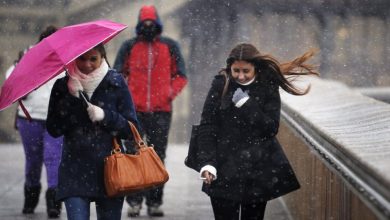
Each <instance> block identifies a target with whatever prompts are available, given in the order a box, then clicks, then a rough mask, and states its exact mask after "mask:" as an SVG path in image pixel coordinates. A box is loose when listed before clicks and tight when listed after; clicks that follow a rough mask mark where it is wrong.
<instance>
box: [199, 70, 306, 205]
mask: <svg viewBox="0 0 390 220" xmlns="http://www.w3.org/2000/svg"><path fill="white" fill-rule="evenodd" d="M224 83H225V79H224V77H223V76H216V77H215V79H214V81H213V83H212V86H211V89H210V91H209V93H208V96H207V98H206V101H205V104H204V108H203V112H202V119H201V124H200V128H199V139H198V141H199V142H198V144H199V148H200V151H199V159H200V163H201V167H202V166H204V165H207V164H210V165H213V166H214V167H215V168H216V169H217V179H216V180H215V181H213V182H212V183H211V185H205V184H204V186H203V190H204V191H205V192H206V193H208V195H210V196H212V197H219V198H224V199H229V200H235V201H241V202H248V203H249V202H259V201H263V202H264V201H268V200H271V199H273V198H276V197H279V196H282V195H284V194H286V193H289V192H291V191H293V190H296V189H298V188H299V187H300V186H299V182H298V180H297V179H296V177H295V174H294V171H293V170H292V168H291V166H290V163H289V161H288V160H287V157H286V156H285V154H284V152H283V150H282V148H281V146H280V144H279V143H278V141H277V140H276V137H275V136H276V134H277V132H278V128H279V119H280V107H281V102H280V96H279V86H278V85H276V84H275V83H273V82H271V81H267V80H265V79H259V78H256V80H255V81H254V82H253V83H251V84H250V85H248V86H241V85H239V84H237V83H236V82H234V80H231V81H230V83H229V87H228V89H227V93H226V95H225V96H224V98H222V99H221V94H222V90H223V86H224ZM239 87H241V88H242V89H243V90H244V91H246V90H247V91H249V96H250V98H249V100H248V101H247V102H246V103H245V104H244V105H243V106H241V107H240V108H237V107H235V106H234V103H233V102H232V97H233V93H234V92H235V91H236V89H237V88H239Z"/></svg>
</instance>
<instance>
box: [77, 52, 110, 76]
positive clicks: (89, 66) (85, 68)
mask: <svg viewBox="0 0 390 220" xmlns="http://www.w3.org/2000/svg"><path fill="white" fill-rule="evenodd" d="M102 59H103V57H102V55H101V54H100V53H99V51H97V50H95V49H92V50H89V51H88V52H86V53H84V54H83V55H81V56H79V57H78V58H77V59H76V65H77V67H78V68H79V70H80V71H81V72H82V73H84V74H86V75H88V74H90V73H91V72H92V71H94V70H95V69H97V68H99V67H100V64H102Z"/></svg>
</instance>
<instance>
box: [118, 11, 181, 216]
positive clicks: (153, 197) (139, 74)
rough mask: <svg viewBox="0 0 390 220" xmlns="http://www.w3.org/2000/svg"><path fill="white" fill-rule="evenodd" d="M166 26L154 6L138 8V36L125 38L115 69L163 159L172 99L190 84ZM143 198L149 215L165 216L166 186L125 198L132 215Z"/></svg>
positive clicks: (138, 212) (136, 211) (144, 128)
mask: <svg viewBox="0 0 390 220" xmlns="http://www.w3.org/2000/svg"><path fill="white" fill-rule="evenodd" d="M162 31H163V25H162V23H161V21H160V18H159V16H158V14H157V10H156V8H155V7H154V6H143V7H142V8H141V9H140V11H139V17H138V24H137V26H136V37H134V38H132V39H129V40H126V41H125V42H124V43H123V44H122V46H121V48H120V50H119V52H118V55H117V57H116V60H115V64H114V68H115V69H117V70H118V71H119V72H122V74H123V76H124V77H125V79H126V81H127V83H128V87H129V90H130V92H131V94H133V99H134V104H135V108H136V111H137V117H138V119H139V121H140V125H141V127H142V130H143V132H142V133H143V134H144V135H145V136H146V138H147V140H148V143H150V144H153V145H154V149H155V150H156V152H157V154H158V155H159V156H160V158H161V160H163V161H164V159H165V156H166V155H165V153H166V149H167V142H168V133H169V128H170V124H171V117H172V101H173V100H174V99H175V97H176V96H177V95H178V94H179V93H180V91H181V90H182V89H183V88H184V86H185V85H186V84H187V78H186V75H185V65H184V60H183V57H182V54H181V52H180V48H179V46H178V44H177V43H176V42H175V41H174V40H172V39H170V38H167V37H163V36H161V33H162ZM143 197H145V198H146V205H147V206H148V209H147V213H148V215H149V216H164V212H163V211H162V209H161V208H160V206H161V205H162V203H163V186H161V187H157V188H154V189H151V190H149V191H146V192H142V193H137V194H134V195H131V196H128V197H127V198H126V201H127V202H128V204H129V206H130V208H129V210H128V216H129V217H135V216H139V214H140V210H141V207H142V200H143Z"/></svg>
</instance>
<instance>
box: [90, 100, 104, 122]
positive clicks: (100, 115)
mask: <svg viewBox="0 0 390 220" xmlns="http://www.w3.org/2000/svg"><path fill="white" fill-rule="evenodd" d="M87 111H88V116H89V119H91V121H92V122H99V121H101V120H103V119H104V111H103V109H102V108H100V107H99V106H96V105H93V104H91V103H89V104H88V108H87Z"/></svg>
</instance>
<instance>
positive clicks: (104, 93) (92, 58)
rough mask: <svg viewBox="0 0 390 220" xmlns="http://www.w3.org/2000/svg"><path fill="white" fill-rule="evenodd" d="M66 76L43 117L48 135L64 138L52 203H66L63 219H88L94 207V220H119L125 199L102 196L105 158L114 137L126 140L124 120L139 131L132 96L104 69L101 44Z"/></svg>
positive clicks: (117, 77) (112, 72)
mask: <svg viewBox="0 0 390 220" xmlns="http://www.w3.org/2000/svg"><path fill="white" fill-rule="evenodd" d="M68 71H69V75H68V76H66V77H64V78H61V79H59V80H57V81H56V83H55V84H54V87H53V89H52V92H51V97H50V103H49V112H48V117H47V130H48V131H49V133H50V134H51V135H53V136H54V137H58V136H61V135H64V145H63V152H62V158H61V164H60V168H59V181H58V192H57V199H58V200H63V201H64V202H65V207H66V212H67V216H68V219H71V220H72V219H73V220H76V219H77V220H81V219H85V220H86V219H89V215H90V213H89V209H90V208H89V206H90V203H91V202H95V203H96V212H97V218H98V219H110V220H120V219H121V211H122V206H123V201H124V197H115V198H108V197H107V195H106V192H105V186H104V158H105V157H107V156H109V155H110V154H111V150H112V140H113V138H114V137H119V138H123V139H125V138H131V137H129V135H131V130H130V127H129V125H128V121H131V122H132V123H134V124H135V125H136V126H138V121H137V117H136V114H135V110H134V106H133V102H132V98H131V95H130V93H129V90H128V89H127V85H126V83H125V81H124V79H123V77H122V76H121V75H120V74H119V73H118V72H117V71H116V70H114V69H110V68H109V66H108V64H107V62H106V52H105V49H104V47H103V45H98V46H96V47H95V48H93V49H91V50H89V51H87V52H86V53H84V54H83V55H81V56H80V57H78V58H77V59H76V60H75V62H73V63H72V64H70V65H69V66H68ZM83 97H85V98H86V100H84V99H83ZM122 150H123V149H122Z"/></svg>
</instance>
